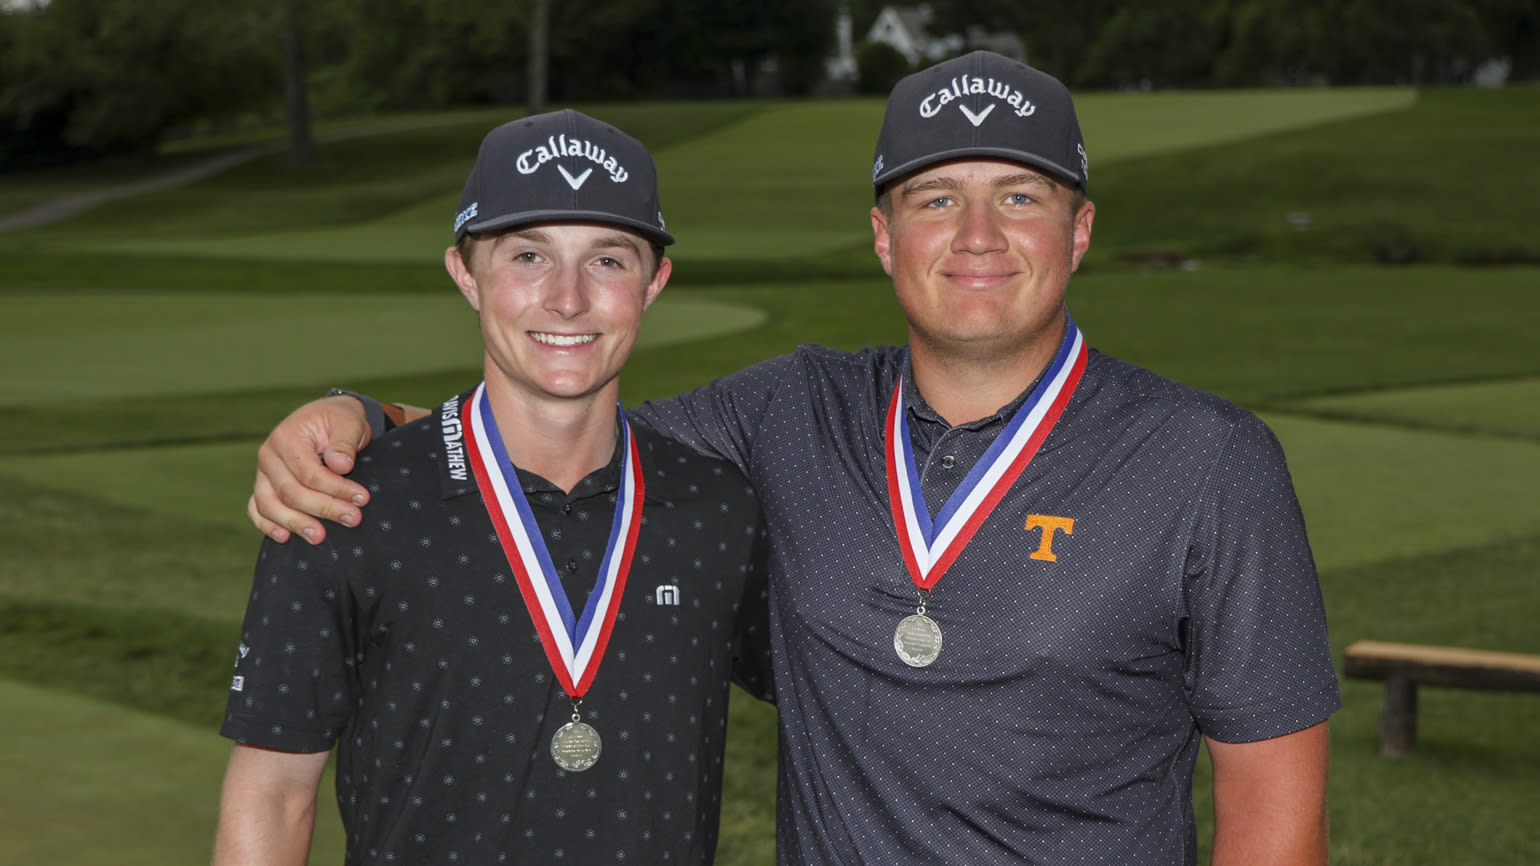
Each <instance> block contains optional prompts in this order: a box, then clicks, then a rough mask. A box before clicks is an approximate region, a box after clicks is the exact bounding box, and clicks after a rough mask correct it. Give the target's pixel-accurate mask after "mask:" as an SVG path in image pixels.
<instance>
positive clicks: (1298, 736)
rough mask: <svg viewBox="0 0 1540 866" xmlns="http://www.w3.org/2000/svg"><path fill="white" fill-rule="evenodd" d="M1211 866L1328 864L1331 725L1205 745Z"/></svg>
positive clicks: (1312, 865)
mask: <svg viewBox="0 0 1540 866" xmlns="http://www.w3.org/2000/svg"><path fill="white" fill-rule="evenodd" d="M1208 746H1209V754H1210V756H1211V757H1212V758H1213V761H1214V857H1213V866H1322V864H1325V863H1326V762H1327V738H1326V723H1325V722H1322V723H1321V724H1318V725H1315V726H1314V727H1311V728H1306V729H1305V730H1303V731H1298V732H1296V733H1293V734H1288V735H1286V736H1283V737H1278V738H1276V739H1272V740H1264V741H1261V742H1256V743H1218V742H1215V741H1213V740H1210V741H1208Z"/></svg>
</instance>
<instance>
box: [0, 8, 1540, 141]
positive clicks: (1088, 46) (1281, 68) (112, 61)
mask: <svg viewBox="0 0 1540 866" xmlns="http://www.w3.org/2000/svg"><path fill="white" fill-rule="evenodd" d="M884 5H885V4H883V3H880V2H876V0H848V2H842V0H775V2H763V0H566V2H551V0H496V2H488V0H483V2H459V3H445V2H442V0H281V2H275V3H252V2H249V0H247V2H237V0H10V3H9V4H8V5H0V171H4V170H7V169H17V168H25V167H29V166H32V165H38V164H46V163H49V162H59V161H65V160H68V159H77V158H90V157H95V156H100V155H104V154H116V153H134V152H145V151H148V150H151V149H153V148H154V147H155V146H156V144H157V143H158V142H160V141H161V140H163V138H164V137H165V136H166V135H167V134H169V133H174V132H175V131H176V130H178V129H186V128H188V127H189V126H190V125H191V124H195V123H205V122H217V121H219V120H221V119H225V120H229V119H232V118H250V117H253V116H256V117H268V118H271V119H274V120H285V121H287V122H288V123H289V125H290V127H291V130H294V131H296V132H298V133H301V134H299V135H296V136H291V144H292V146H293V147H296V148H299V147H304V146H305V144H306V142H307V141H308V135H307V134H304V133H305V130H304V129H297V127H299V126H308V118H309V116H311V115H312V114H323V115H325V114H341V113H353V112H363V111H370V110H380V109H434V108H442V107H446V106H468V105H478V104H533V105H536V106H539V105H541V104H543V103H544V101H545V100H549V101H550V102H551V103H554V104H564V103H572V102H585V101H595V100H627V99H638V98H703V97H716V98H724V97H725V98H732V97H750V96H765V95H779V96H801V95H807V94H810V93H813V92H815V91H817V90H818V89H819V87H820V84H821V82H822V78H823V72H824V58H825V57H827V56H828V55H829V54H831V53H832V52H833V51H834V32H835V20H836V16H837V15H838V14H839V12H840V10H841V9H842V8H843V9H844V10H846V11H847V12H848V14H849V15H850V16H851V19H852V23H853V25H854V27H853V29H854V32H855V34H856V38H857V39H858V40H859V39H860V36H861V34H864V33H865V32H866V31H867V30H868V29H869V28H870V26H871V24H872V22H873V21H874V20H875V18H876V16H877V14H878V13H879V12H880V10H881V9H882V7H883V6H884ZM930 5H931V6H932V9H933V12H934V17H933V24H932V30H934V31H935V32H936V33H938V34H941V33H949V32H961V31H964V30H965V29H966V28H967V27H968V26H970V25H979V26H983V27H986V28H989V29H993V30H1000V31H1011V32H1015V33H1016V34H1018V35H1019V36H1020V37H1021V39H1022V40H1023V42H1024V43H1025V45H1026V46H1027V51H1028V55H1029V56H1028V60H1029V62H1031V63H1032V64H1033V65H1035V66H1038V67H1040V68H1042V69H1045V70H1047V71H1049V72H1051V73H1053V74H1055V75H1057V76H1059V77H1060V78H1062V79H1063V80H1065V81H1066V82H1067V83H1069V84H1070V85H1071V86H1073V87H1077V88H1106V87H1129V86H1139V87H1215V86H1226V87H1231V86H1234V87H1238V86H1255V85H1303V84H1376V83H1411V84H1434V83H1451V82H1457V81H1465V80H1468V79H1469V77H1470V74H1471V72H1472V71H1473V69H1474V68H1475V66H1476V65H1477V64H1479V63H1481V62H1483V61H1484V60H1487V59H1489V58H1495V57H1503V58H1507V59H1508V61H1509V63H1510V64H1511V66H1510V71H1509V75H1510V77H1512V78H1534V77H1536V75H1537V72H1540V57H1537V54H1540V52H1537V42H1540V36H1537V33H1540V11H1537V10H1540V7H1537V4H1535V3H1534V2H1533V0H1166V2H1161V3H1147V2H1133V0H1075V2H1057V3H1040V2H1021V0H932V2H931V4H930ZM861 56H863V57H870V56H874V55H872V54H870V53H865V52H863V54H862V55H861ZM882 62H883V63H884V64H885V65H884V67H883V70H882V75H881V76H878V77H877V78H878V80H885V79H888V78H891V77H892V76H896V75H899V74H902V73H903V72H905V71H907V70H906V69H905V68H903V67H902V66H901V65H894V64H893V63H892V57H891V56H887V57H883V58H882ZM863 80H867V81H871V80H873V76H870V75H868V76H864V77H863Z"/></svg>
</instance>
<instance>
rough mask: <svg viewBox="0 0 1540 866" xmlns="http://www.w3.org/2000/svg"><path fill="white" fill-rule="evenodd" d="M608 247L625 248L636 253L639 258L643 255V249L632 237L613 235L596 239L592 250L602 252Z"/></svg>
mask: <svg viewBox="0 0 1540 866" xmlns="http://www.w3.org/2000/svg"><path fill="white" fill-rule="evenodd" d="M607 247H624V248H625V249H628V250H630V251H631V252H633V253H636V254H637V256H641V254H642V248H641V247H639V246H637V245H636V241H634V240H632V239H631V236H630V235H625V234H613V235H604V236H603V237H597V238H594V242H593V244H592V246H591V249H596V250H602V249H605V248H607Z"/></svg>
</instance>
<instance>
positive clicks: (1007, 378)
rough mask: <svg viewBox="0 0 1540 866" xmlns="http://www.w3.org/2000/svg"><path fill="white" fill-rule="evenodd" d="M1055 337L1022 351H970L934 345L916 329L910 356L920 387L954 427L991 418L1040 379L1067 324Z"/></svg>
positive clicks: (931, 405) (1056, 331)
mask: <svg viewBox="0 0 1540 866" xmlns="http://www.w3.org/2000/svg"><path fill="white" fill-rule="evenodd" d="M1052 337H1053V338H1052V339H1051V340H1046V339H1045V340H1041V341H1034V342H1033V343H1032V344H1031V345H1029V346H1023V347H1021V349H1020V350H1018V351H1012V352H989V353H982V352H980V353H969V352H966V351H961V352H959V351H951V350H949V349H948V348H946V347H938V346H935V345H931V344H928V343H927V342H925V341H924V340H923V339H919V338H918V335H916V334H915V332H914V331H913V330H912V329H911V331H910V333H909V359H910V364H911V366H912V367H913V368H914V385H915V387H916V388H918V389H919V391H920V394H921V396H923V397H924V398H925V402H926V403H929V404H930V407H931V408H932V409H934V410H936V413H937V414H938V415H940V416H941V417H942V418H944V419H946V422H947V423H948V424H950V425H952V426H953V427H956V426H957V425H959V424H966V423H968V422H970V421H977V420H978V419H980V418H987V417H989V416H990V415H993V414H995V413H996V412H998V411H1000V407H1001V406H1004V405H1006V404H1007V403H1010V402H1011V401H1012V400H1014V399H1016V398H1017V397H1018V396H1019V395H1020V394H1021V392H1023V391H1025V390H1027V388H1029V387H1031V385H1032V383H1033V382H1035V381H1037V377H1038V376H1039V375H1040V374H1041V373H1042V372H1043V370H1044V368H1046V367H1047V366H1048V364H1049V363H1050V362H1051V361H1052V360H1053V356H1054V353H1055V352H1057V351H1058V349H1059V341H1060V340H1062V339H1063V338H1064V329H1063V326H1062V325H1061V326H1060V327H1059V328H1058V329H1057V330H1055V331H1054V332H1053V333H1052Z"/></svg>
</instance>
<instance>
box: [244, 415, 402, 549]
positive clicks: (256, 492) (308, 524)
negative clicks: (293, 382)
mask: <svg viewBox="0 0 1540 866" xmlns="http://www.w3.org/2000/svg"><path fill="white" fill-rule="evenodd" d="M389 408H390V410H394V411H387V410H382V409H381V406H380V404H379V403H378V402H376V401H374V400H372V399H370V398H366V397H361V396H359V395H356V394H337V395H332V396H328V397H326V398H324V399H321V400H314V401H311V402H309V403H306V404H305V405H303V406H301V407H300V408H298V409H296V410H294V412H293V413H291V414H290V415H289V417H287V418H285V419H284V420H283V421H282V422H281V423H280V424H279V425H278V426H277V427H276V428H275V429H274V430H273V432H272V433H270V434H269V435H268V437H267V440H266V441H265V442H263V443H262V446H261V447H260V448H258V449H257V478H256V483H255V484H254V485H253V489H252V495H251V499H250V500H249V501H248V502H247V504H246V515H247V517H249V518H250V519H251V522H252V523H253V524H255V525H256V527H257V529H259V530H261V532H262V533H263V534H264V535H267V536H268V537H270V538H272V539H273V540H274V541H277V542H279V543H280V544H281V543H284V542H286V541H288V540H289V537H290V534H291V533H297V534H299V535H302V536H304V538H305V540H307V541H309V542H310V543H311V544H318V543H320V542H321V540H322V539H323V538H325V537H326V528H325V527H324V526H323V525H322V523H321V520H322V519H325V520H331V521H335V522H337V523H341V524H343V525H346V526H356V525H358V522H359V521H360V520H361V519H362V514H361V512H360V511H359V509H360V508H362V507H363V506H364V505H366V504H367V503H368V502H369V492H368V491H367V490H365V489H364V488H363V487H362V486H360V485H358V484H355V483H353V482H352V481H349V480H348V479H346V478H344V477H343V476H344V475H346V474H347V473H349V472H352V471H353V465H354V464H353V461H354V458H355V457H356V456H357V454H358V452H359V451H360V450H361V449H363V447H364V446H365V445H368V444H369V442H370V440H371V439H372V438H373V437H374V436H376V435H379V434H380V433H382V432H383V431H384V429H385V428H386V424H385V421H384V419H385V418H387V417H388V418H390V419H391V420H392V421H394V422H396V423H397V424H399V423H404V421H408V420H414V419H416V418H421V417H422V416H423V415H426V414H427V412H426V410H423V409H416V408H413V407H402V406H392V407H389ZM371 416H377V418H376V419H375V421H377V423H371ZM376 426H378V427H379V428H380V429H378V430H376V429H374V427H376Z"/></svg>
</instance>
